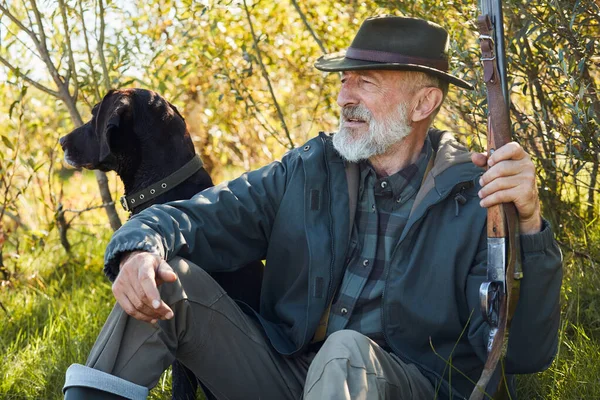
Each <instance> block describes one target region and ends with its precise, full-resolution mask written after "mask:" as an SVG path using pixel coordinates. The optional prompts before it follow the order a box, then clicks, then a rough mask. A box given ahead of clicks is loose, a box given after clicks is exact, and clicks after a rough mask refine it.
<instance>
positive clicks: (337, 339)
mask: <svg viewBox="0 0 600 400" xmlns="http://www.w3.org/2000/svg"><path fill="white" fill-rule="evenodd" d="M371 344H372V342H371V340H370V339H369V338H368V337H366V336H365V335H363V334H361V333H359V332H357V331H353V330H349V329H344V330H341V331H337V332H334V333H332V334H331V335H329V337H328V338H327V340H325V342H324V343H323V346H321V349H320V350H319V352H318V353H317V357H316V358H318V359H319V362H320V363H321V364H327V363H328V362H329V361H331V360H334V359H340V358H341V359H347V360H349V361H351V363H360V364H362V363H363V360H362V359H363V354H365V353H367V354H368V351H365V350H366V349H368V348H369V347H370V346H371Z"/></svg>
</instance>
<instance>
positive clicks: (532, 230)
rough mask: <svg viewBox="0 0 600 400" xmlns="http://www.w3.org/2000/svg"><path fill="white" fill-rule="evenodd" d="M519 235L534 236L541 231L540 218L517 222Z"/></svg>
mask: <svg viewBox="0 0 600 400" xmlns="http://www.w3.org/2000/svg"><path fill="white" fill-rule="evenodd" d="M519 222H520V223H519V230H520V232H521V235H535V234H536V233H540V232H541V231H542V217H541V216H537V217H534V218H531V219H529V220H525V221H523V220H522V221H519Z"/></svg>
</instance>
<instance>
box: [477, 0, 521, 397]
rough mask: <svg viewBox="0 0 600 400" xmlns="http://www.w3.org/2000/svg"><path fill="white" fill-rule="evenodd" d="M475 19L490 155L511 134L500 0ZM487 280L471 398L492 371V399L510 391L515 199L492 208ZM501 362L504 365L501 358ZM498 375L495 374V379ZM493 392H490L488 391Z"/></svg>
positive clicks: (486, 3)
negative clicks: (481, 346)
mask: <svg viewBox="0 0 600 400" xmlns="http://www.w3.org/2000/svg"><path fill="white" fill-rule="evenodd" d="M479 3H480V7H481V14H482V15H481V16H479V18H478V19H477V26H478V28H479V32H480V36H479V43H480V46H481V55H482V57H481V61H482V64H483V71H484V81H485V85H486V89H487V103H488V127H487V130H488V135H487V136H488V155H491V154H492V153H493V152H494V151H495V149H498V148H500V147H501V146H503V145H505V144H506V143H508V142H510V140H511V136H512V135H511V125H510V117H509V113H508V110H509V101H510V99H509V96H508V87H507V83H506V57H505V51H504V28H503V16H502V4H501V0H480V2H479ZM487 233H488V264H487V281H486V282H484V283H483V284H482V285H481V287H480V289H479V298H480V306H481V312H482V313H483V316H484V318H485V320H486V321H487V322H488V323H489V325H490V336H489V342H488V358H487V361H486V363H485V366H484V369H483V372H482V374H481V377H480V378H479V381H478V382H477V385H476V387H475V389H474V390H473V392H472V393H471V397H470V400H480V399H482V398H483V395H484V394H486V395H487V393H485V390H486V388H487V387H488V384H489V382H490V380H491V379H492V377H495V378H497V377H498V375H496V374H500V377H499V378H498V379H499V380H498V385H497V386H496V387H495V388H494V387H492V389H495V390H494V393H495V394H494V397H493V398H494V399H503V398H506V397H507V394H508V388H507V385H506V382H505V380H504V378H505V376H504V373H503V369H504V368H503V360H502V359H503V358H504V356H505V355H506V349H507V345H508V334H509V331H510V323H511V320H512V316H513V314H514V311H515V308H516V305H517V302H518V299H519V284H520V281H519V280H520V279H521V278H522V277H523V269H522V266H521V248H520V241H519V240H520V239H519V219H518V214H517V210H516V208H515V205H514V204H513V203H504V204H500V205H496V206H493V207H490V208H488V211H487ZM499 362H500V368H499V366H498V363H499ZM495 380H496V379H495ZM488 396H489V395H488Z"/></svg>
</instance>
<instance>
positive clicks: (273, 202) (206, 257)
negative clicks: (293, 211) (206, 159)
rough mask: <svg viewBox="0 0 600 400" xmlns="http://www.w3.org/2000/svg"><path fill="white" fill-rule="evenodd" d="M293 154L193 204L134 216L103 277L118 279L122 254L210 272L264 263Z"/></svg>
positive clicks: (118, 237) (119, 235) (108, 256)
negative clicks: (147, 255)
mask: <svg viewBox="0 0 600 400" xmlns="http://www.w3.org/2000/svg"><path fill="white" fill-rule="evenodd" d="M289 154H290V153H288V155H287V156H286V157H284V159H283V160H282V162H274V163H272V164H270V165H267V166H266V167H263V168H261V169H258V170H256V171H252V172H249V173H246V174H244V175H242V176H241V177H239V178H237V179H235V180H232V181H230V182H225V183H223V184H220V185H218V186H215V187H212V188H208V189H206V190H204V191H202V192H200V193H199V194H197V195H195V196H194V197H193V198H191V199H189V200H179V201H174V202H170V203H165V204H160V205H154V206H152V207H150V208H148V209H146V210H144V211H142V212H141V213H139V214H137V215H135V216H133V217H132V218H131V219H130V220H129V221H128V222H127V223H125V224H124V225H123V226H122V227H121V228H120V229H119V230H117V231H116V232H115V233H114V235H113V237H112V238H111V240H110V242H109V244H108V246H107V249H106V252H105V256H104V272H105V273H106V275H107V276H108V277H109V279H110V280H114V279H115V278H116V276H117V274H118V273H119V260H120V255H121V254H122V253H123V252H128V251H134V250H145V251H151V252H155V253H157V254H159V255H160V256H161V257H163V258H164V259H165V260H170V259H171V258H173V257H174V256H176V255H179V256H182V257H185V258H188V259H189V260H190V261H192V262H194V263H196V264H198V265H201V266H202V268H204V269H205V270H207V271H229V270H235V269H237V268H239V267H241V266H243V265H245V264H247V263H248V262H250V261H254V260H260V259H262V258H264V255H265V254H266V249H267V244H268V240H269V236H270V233H271V227H272V224H273V221H274V218H275V215H276V213H277V210H278V207H279V204H280V201H281V198H282V197H283V193H284V192H285V189H286V179H287V166H286V163H285V161H286V159H289Z"/></svg>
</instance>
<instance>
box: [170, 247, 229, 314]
mask: <svg viewBox="0 0 600 400" xmlns="http://www.w3.org/2000/svg"><path fill="white" fill-rule="evenodd" d="M168 264H169V265H170V266H171V268H173V271H174V272H175V274H177V280H176V281H175V282H171V283H163V284H162V285H161V286H160V288H159V289H160V293H161V298H162V299H163V300H164V301H165V302H166V303H167V304H169V305H171V304H174V303H176V302H178V301H181V300H189V301H192V302H194V303H199V304H202V305H205V306H211V305H212V304H214V303H215V302H216V301H217V300H218V299H219V298H221V297H222V296H223V295H224V294H225V292H224V290H223V289H222V288H221V286H219V284H218V283H217V282H215V280H214V279H213V278H212V277H211V276H210V275H209V274H208V273H207V272H206V271H204V269H202V268H201V267H199V266H198V265H196V264H194V263H192V262H191V261H189V260H187V259H185V258H181V257H175V258H173V259H171V260H169V261H168Z"/></svg>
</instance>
